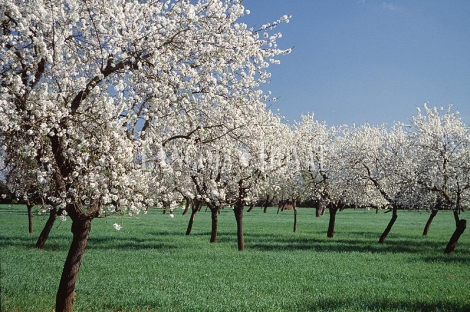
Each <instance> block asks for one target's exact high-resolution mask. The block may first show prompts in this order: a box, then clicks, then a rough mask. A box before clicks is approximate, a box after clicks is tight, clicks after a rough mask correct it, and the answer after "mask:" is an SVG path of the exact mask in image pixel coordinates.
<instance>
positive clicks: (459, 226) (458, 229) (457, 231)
mask: <svg viewBox="0 0 470 312" xmlns="http://www.w3.org/2000/svg"><path fill="white" fill-rule="evenodd" d="M466 228H467V220H465V219H461V220H459V222H458V223H457V227H456V228H455V231H454V234H452V236H451V238H450V240H449V243H448V244H447V247H446V249H445V250H444V252H445V253H446V254H451V253H452V252H453V251H454V249H455V246H456V245H457V241H458V240H459V238H460V235H462V234H463V232H464V231H465V229H466Z"/></svg>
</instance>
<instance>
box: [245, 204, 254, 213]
mask: <svg viewBox="0 0 470 312" xmlns="http://www.w3.org/2000/svg"><path fill="white" fill-rule="evenodd" d="M254 206H255V205H254V204H250V208H248V210H247V211H246V212H251V211H252V210H253V207H254Z"/></svg>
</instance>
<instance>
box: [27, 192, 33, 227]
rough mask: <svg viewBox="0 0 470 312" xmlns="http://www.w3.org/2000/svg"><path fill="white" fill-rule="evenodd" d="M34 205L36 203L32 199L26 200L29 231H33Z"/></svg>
mask: <svg viewBox="0 0 470 312" xmlns="http://www.w3.org/2000/svg"><path fill="white" fill-rule="evenodd" d="M33 207H34V203H33V202H31V201H29V200H28V201H27V202H26V208H27V209H28V232H29V233H33V231H34V229H33Z"/></svg>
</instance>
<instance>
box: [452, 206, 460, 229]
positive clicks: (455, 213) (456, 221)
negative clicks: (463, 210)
mask: <svg viewBox="0 0 470 312" xmlns="http://www.w3.org/2000/svg"><path fill="white" fill-rule="evenodd" d="M453 212H454V220H455V226H456V227H458V225H459V221H460V217H459V210H458V209H454V210H453Z"/></svg>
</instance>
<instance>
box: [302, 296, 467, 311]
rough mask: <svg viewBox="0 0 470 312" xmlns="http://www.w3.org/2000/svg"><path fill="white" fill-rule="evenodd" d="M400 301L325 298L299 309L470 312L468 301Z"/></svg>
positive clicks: (307, 303) (308, 303)
mask: <svg viewBox="0 0 470 312" xmlns="http://www.w3.org/2000/svg"><path fill="white" fill-rule="evenodd" d="M433 301H434V300H432V301H431V302H430V301H424V300H422V301H414V302H409V301H400V300H390V299H380V300H370V301H367V302H361V301H357V300H354V301H353V300H347V299H337V298H327V299H320V300H318V301H315V302H309V301H308V300H307V301H305V302H304V303H305V306H302V305H303V304H301V307H300V309H302V310H304V311H403V312H406V311H409V312H429V311H440V312H445V311H449V312H450V311H452V312H468V311H470V301H468V300H467V301H464V302H452V301H446V300H437V301H434V302H433Z"/></svg>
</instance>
